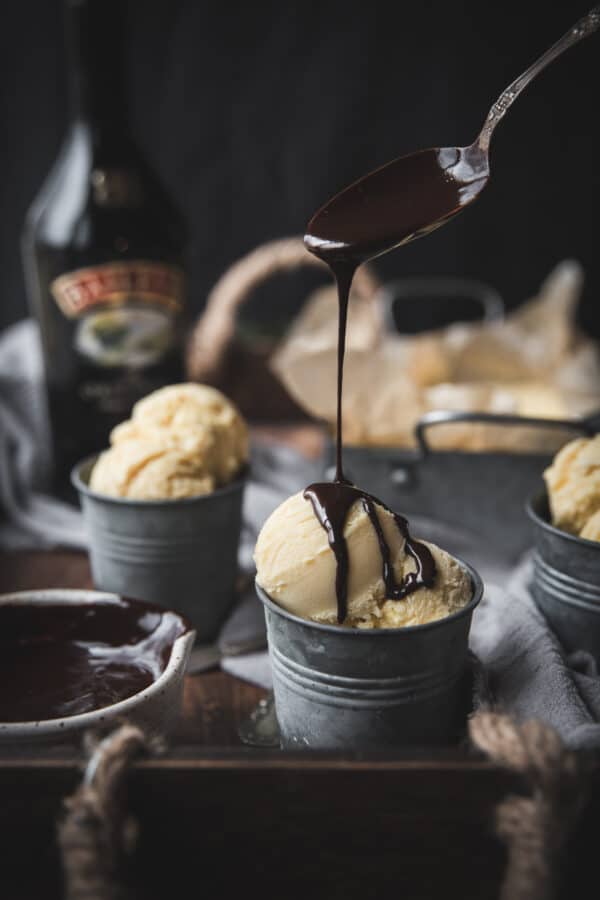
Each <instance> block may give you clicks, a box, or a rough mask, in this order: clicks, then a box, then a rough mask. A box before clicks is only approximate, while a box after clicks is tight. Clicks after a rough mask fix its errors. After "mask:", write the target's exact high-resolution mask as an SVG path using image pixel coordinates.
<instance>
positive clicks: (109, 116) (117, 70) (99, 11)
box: [65, 0, 128, 142]
mask: <svg viewBox="0 0 600 900" xmlns="http://www.w3.org/2000/svg"><path fill="white" fill-rule="evenodd" d="M123 6H124V0H65V16H66V22H65V25H66V40H67V56H68V65H69V82H70V115H71V122H72V123H84V124H85V125H86V126H87V127H89V128H90V130H91V131H92V133H93V135H94V137H95V139H96V140H97V141H100V142H104V141H106V140H111V139H113V138H115V137H119V136H121V135H125V134H127V132H128V108H127V100H126V91H125V77H124V74H125V73H124V68H125V43H126V42H125V37H126V35H125V21H124V18H125V17H124V12H123Z"/></svg>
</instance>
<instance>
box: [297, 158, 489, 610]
mask: <svg viewBox="0 0 600 900" xmlns="http://www.w3.org/2000/svg"><path fill="white" fill-rule="evenodd" d="M478 154H480V151H479V150H478V149H477V148H476V147H471V148H459V147H452V148H448V147H441V148H439V147H438V148H434V149H431V150H423V151H421V152H420V153H414V154H411V155H410V156H405V157H401V158H400V159H397V160H394V161H393V162H391V163H389V164H388V165H387V166H382V167H381V168H380V169H377V170H376V171H375V172H371V173H370V174H369V175H367V176H366V177H365V178H361V179H360V180H359V181H357V182H355V183H354V184H352V185H350V187H348V188H346V190H344V191H342V192H341V193H339V194H337V195H336V196H335V197H334V198H333V199H332V200H330V201H329V202H328V203H327V204H325V206H323V207H322V208H321V209H320V210H319V211H318V212H317V213H316V215H315V216H314V217H313V218H312V219H311V221H310V223H309V225H308V231H307V234H306V235H305V238H304V241H305V244H306V246H307V248H308V249H309V250H310V251H311V253H314V254H315V256H318V257H319V258H320V259H322V260H323V262H325V263H327V264H328V265H329V267H330V268H331V270H332V272H333V275H334V277H335V280H336V282H337V288H338V301H339V314H338V355H337V429H336V474H335V479H334V481H333V482H332V483H323V484H311V485H310V486H309V487H308V488H307V489H306V490H305V492H304V496H305V497H306V499H308V500H310V502H311V504H312V507H313V510H314V512H315V515H316V516H317V518H318V520H319V522H320V523H321V525H322V527H323V528H324V529H325V531H326V532H327V538H328V540H329V546H330V547H331V550H332V552H333V554H334V555H335V559H336V579H335V589H336V597H337V613H338V622H340V623H342V622H343V621H344V620H345V618H346V616H347V613H348V573H349V559H348V547H347V545H346V540H345V538H344V526H345V523H346V519H347V517H348V514H349V512H350V509H351V507H352V506H353V505H354V503H356V502H360V503H361V504H362V506H363V509H364V510H365V512H366V514H367V515H368V517H369V520H370V522H371V525H372V527H373V530H374V531H375V534H376V536H377V541H378V544H379V551H380V553H381V562H382V576H383V581H384V584H385V590H386V598H388V599H392V600H401V599H403V598H404V597H406V596H407V595H408V594H411V593H412V592H413V591H416V590H417V589H418V588H420V587H423V586H426V587H431V586H432V585H433V582H434V580H435V575H436V569H435V563H434V561H433V557H432V555H431V553H430V551H429V549H428V547H426V546H425V545H424V544H422V543H420V542H419V541H415V540H413V539H412V538H411V536H410V533H409V530H408V523H407V521H406V519H405V518H404V517H403V516H401V515H398V514H397V513H394V512H393V511H392V510H389V509H388V508H387V507H386V506H385V505H384V504H383V503H381V501H380V500H377V499H376V498H375V497H372V496H371V495H370V494H367V493H366V492H365V491H362V490H361V489H360V488H357V487H355V486H354V485H353V484H351V483H350V482H349V481H348V480H347V479H346V478H345V477H344V470H343V464H342V463H343V460H342V443H343V442H342V388H343V373H344V352H345V346H346V322H347V318H348V300H349V296H350V287H351V285H352V278H353V276H354V273H355V271H356V269H357V267H358V266H359V265H360V264H361V263H363V262H366V261H367V260H368V259H373V258H374V257H376V256H379V255H381V254H382V253H386V252H387V251H388V250H392V249H393V248H394V247H398V246H400V245H401V244H405V243H408V242H409V241H412V240H415V239H416V238H418V237H421V236H422V235H425V234H428V233H429V232H430V231H433V230H434V229H435V228H437V227H439V226H440V225H443V224H444V222H447V221H448V220H449V219H450V218H452V217H453V216H455V215H456V214H457V213H459V212H460V211H461V209H463V207H464V206H466V205H467V204H468V203H471V202H472V201H473V200H474V199H475V197H476V196H477V195H478V194H479V193H480V191H481V190H482V188H483V187H484V186H485V184H486V182H487V179H488V175H489V172H488V171H487V167H486V166H482V160H481V159H480V158H479V156H478ZM377 505H379V506H380V507H382V508H383V509H386V510H387V511H388V512H389V513H391V514H392V516H393V517H394V521H395V523H396V527H397V528H398V530H399V532H400V534H401V535H402V537H403V538H404V539H405V547H406V552H407V553H408V554H409V555H410V556H411V557H412V558H413V559H414V561H415V563H416V571H415V572H411V573H410V574H408V575H407V576H406V577H405V578H404V579H402V581H400V582H397V581H396V576H395V573H394V566H393V561H392V558H391V552H390V547H389V545H388V543H387V541H386V539H385V535H384V533H383V529H382V527H381V522H380V521H379V518H378V516H377V511H376V506H377Z"/></svg>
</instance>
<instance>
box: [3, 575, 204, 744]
mask: <svg viewBox="0 0 600 900" xmlns="http://www.w3.org/2000/svg"><path fill="white" fill-rule="evenodd" d="M100 598H104V599H108V598H110V599H115V598H117V599H122V595H121V594H117V593H114V592H112V591H95V590H88V589H79V588H42V589H38V590H29V591H13V592H10V593H6V594H0V606H8V605H10V604H13V605H14V604H16V605H32V606H43V605H44V604H45V603H47V602H49V601H51V602H53V603H55V604H58V605H65V606H69V605H71V604H74V603H89V604H90V605H92V604H93V603H94V602H96V601H97V600H99V599H100ZM145 605H148V606H156V608H157V610H160V611H162V612H170V613H172V614H173V615H175V616H177V617H178V618H179V619H180V620H181V621H182V622H183V624H184V625H185V627H186V630H185V631H184V632H183V634H180V635H179V637H177V638H175V641H174V642H173V645H172V647H171V655H170V657H169V661H168V663H167V665H166V666H165V668H164V671H163V672H161V674H160V675H159V677H158V678H157V679H156V681H153V682H152V684H149V685H148V687H145V688H144V689H143V690H141V691H137V692H136V693H135V694H132V695H131V696H130V697H125V698H124V699H123V700H119V701H118V702H117V703H111V704H110V705H109V706H101V707H100V708H99V709H92V710H89V711H88V712H85V713H77V714H76V715H74V716H62V717H60V718H56V719H30V720H24V721H21V722H0V742H2V739H3V738H7V737H11V738H14V737H19V738H21V737H22V738H27V737H29V736H31V737H33V736H39V735H40V734H43V733H47V734H53V733H56V734H64V735H65V736H68V735H69V733H70V732H72V731H80V730H82V729H85V728H87V727H89V726H93V725H97V724H100V723H101V722H103V721H104V720H105V719H113V718H119V717H120V716H124V715H126V714H127V713H129V712H130V711H131V710H132V709H135V708H137V707H138V706H140V705H142V704H143V703H144V701H146V700H149V699H150V698H152V697H154V696H155V695H158V694H160V693H162V692H163V691H164V690H165V689H166V688H167V686H168V685H169V684H170V683H171V682H172V681H173V680H174V679H175V678H177V677H178V676H179V673H180V671H182V669H183V668H184V667H185V664H186V661H187V656H188V652H189V650H191V648H192V645H193V643H194V640H195V638H196V632H195V630H194V629H193V628H192V627H191V626H190V624H189V622H188V621H187V620H186V619H185V618H184V616H182V615H181V614H180V613H178V612H176V611H175V610H172V609H167V608H166V607H164V608H163V607H160V606H157V605H156V604H145Z"/></svg>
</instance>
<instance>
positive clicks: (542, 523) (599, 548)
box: [525, 488, 600, 553]
mask: <svg viewBox="0 0 600 900" xmlns="http://www.w3.org/2000/svg"><path fill="white" fill-rule="evenodd" d="M541 503H546V504H547V505H549V499H548V491H547V490H546V488H543V489H542V490H540V491H537V492H536V493H535V494H532V495H531V496H530V497H529V498H528V500H527V502H526V504H525V511H526V513H527V515H528V516H529V518H530V520H531V521H532V522H533V524H534V525H535V526H536V527H537V528H539V529H541V530H542V531H546V532H548V534H551V535H553V536H554V537H557V538H559V539H560V540H564V541H570V542H571V543H573V544H576V545H577V546H580V547H590V548H591V549H593V550H595V551H596V552H597V553H600V541H591V540H590V539H589V538H582V537H579V535H577V534H571V533H570V532H568V531H563V530H562V529H561V528H557V527H556V525H553V524H552V523H551V522H548V521H546V519H543V518H542V516H541V515H540V514H539V513H538V512H537V510H536V508H535V507H536V505H538V504H541Z"/></svg>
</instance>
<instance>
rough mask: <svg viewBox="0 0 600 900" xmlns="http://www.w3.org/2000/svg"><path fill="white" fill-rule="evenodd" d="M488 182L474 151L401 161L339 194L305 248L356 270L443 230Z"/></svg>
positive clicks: (315, 221) (314, 222)
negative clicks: (418, 239) (440, 228)
mask: <svg viewBox="0 0 600 900" xmlns="http://www.w3.org/2000/svg"><path fill="white" fill-rule="evenodd" d="M488 178H489V169H488V166H487V158H486V156H485V154H484V153H483V151H482V150H480V149H479V148H478V147H476V146H472V147H436V148H433V149H431V150H422V151H420V152H418V153H411V154H410V155H409V156H402V157H400V158H399V159H396V160H394V161H393V162H391V163H388V164H387V165H385V166H382V167H381V168H380V169H376V170H375V171H374V172H371V173H370V174H369V175H366V176H365V177H364V178H361V179H360V180H359V181H356V182H355V183H354V184H352V185H350V186H349V187H347V188H346V189H345V190H343V191H341V192H340V193H339V194H336V195H335V197H333V198H332V199H331V200H330V201H329V202H328V203H326V204H325V206H323V207H321V209H320V210H319V211H318V212H317V213H316V214H315V215H314V216H313V218H312V219H311V221H310V222H309V224H308V230H307V234H306V235H305V238H304V240H305V243H306V246H307V247H308V249H309V250H310V251H311V253H314V254H315V255H316V256H319V257H320V258H321V259H323V260H324V261H325V262H327V263H329V265H330V266H331V267H332V269H334V274H335V275H336V277H337V278H338V279H339V273H338V266H339V265H342V266H343V267H347V266H348V265H351V266H352V265H353V266H354V268H356V266H358V265H359V264H360V263H362V262H365V261H366V260H368V259H374V258H375V257H376V256H380V255H381V254H382V253H387V251H388V250H392V249H393V248H394V247H399V246H400V245H401V244H406V243H408V242H409V241H412V240H415V239H416V238H418V237H421V236H423V235H425V234H429V232H431V231H433V230H434V229H435V228H438V227H439V226H440V225H443V224H444V222H447V221H448V220H449V219H451V218H452V217H453V216H455V215H457V213H459V212H460V211H461V210H462V209H464V207H465V206H467V205H468V204H469V203H471V202H472V201H473V200H474V199H475V198H476V197H477V196H478V194H479V193H480V192H481V191H482V190H483V188H484V187H485V185H486V184H487V181H488Z"/></svg>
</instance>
